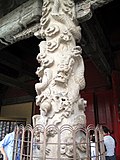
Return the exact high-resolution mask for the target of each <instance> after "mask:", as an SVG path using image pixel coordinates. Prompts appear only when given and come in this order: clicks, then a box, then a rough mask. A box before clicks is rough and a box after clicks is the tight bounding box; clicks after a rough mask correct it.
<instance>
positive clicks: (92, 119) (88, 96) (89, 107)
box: [81, 92, 95, 125]
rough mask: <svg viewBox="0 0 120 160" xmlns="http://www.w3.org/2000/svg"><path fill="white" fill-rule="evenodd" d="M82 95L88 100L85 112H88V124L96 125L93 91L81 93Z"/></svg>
mask: <svg viewBox="0 0 120 160" xmlns="http://www.w3.org/2000/svg"><path fill="white" fill-rule="evenodd" d="M81 97H83V98H84V99H85V100H87V107H86V110H85V114H86V122H87V123H86V124H87V125H89V124H93V125H95V112H94V97H93V93H92V92H89V93H84V92H82V93H81Z"/></svg>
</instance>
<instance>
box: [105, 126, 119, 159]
mask: <svg viewBox="0 0 120 160" xmlns="http://www.w3.org/2000/svg"><path fill="white" fill-rule="evenodd" d="M102 130H103V135H104V138H103V139H104V144H105V149H106V156H105V158H106V160H116V156H115V140H114V138H113V137H112V136H111V135H110V130H109V129H108V128H107V127H106V126H102Z"/></svg>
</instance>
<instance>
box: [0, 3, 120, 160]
mask: <svg viewBox="0 0 120 160" xmlns="http://www.w3.org/2000/svg"><path fill="white" fill-rule="evenodd" d="M43 2H44V3H43ZM68 2H69V3H68ZM72 2H73V1H72V0H67V1H65V2H63V0H48V1H46V0H43V1H42V0H20V1H17V0H6V1H3V0H0V140H1V139H3V137H4V136H5V134H6V133H8V132H10V130H12V128H13V127H14V124H16V122H17V121H19V122H21V123H23V124H24V125H26V124H31V125H34V124H33V121H32V117H33V116H34V115H39V114H40V111H41V112H43V114H44V116H43V118H44V117H45V116H46V115H48V117H47V120H46V121H47V122H45V121H43V123H45V124H46V123H48V124H50V123H52V122H56V123H55V124H58V123H61V122H62V121H63V123H64V121H65V123H70V122H71V120H70V121H69V120H68V119H67V120H68V121H67V120H63V119H64V118H66V117H68V116H70V114H73V113H72V112H74V114H76V112H77V109H76V110H74V111H72V109H73V108H71V111H70V110H67V109H66V108H64V110H66V115H64V116H63V114H62V113H60V114H61V115H59V114H58V113H59V111H60V112H62V111H61V109H60V108H58V110H59V111H58V110H57V109H56V110H53V113H52V111H51V112H50V113H49V111H50V110H51V105H48V104H50V103H52V105H53V106H55V105H56V104H57V103H56V101H57V100H55V99H54V98H56V99H57V98H59V99H60V98H61V99H60V100H61V101H62V102H60V103H63V102H66V103H70V104H69V105H68V106H75V107H76V106H77V104H78V103H82V102H81V101H82V100H83V99H84V100H85V101H84V102H83V103H85V102H86V104H85V106H84V105H83V106H84V109H82V111H84V112H85V113H84V114H85V116H86V120H85V118H83V119H82V120H81V121H82V122H81V123H82V124H86V126H88V125H90V124H93V125H94V126H96V125H98V124H99V125H104V126H107V127H108V128H109V129H110V131H111V133H112V136H113V137H114V138H115V139H116V142H117V147H116V155H117V160H120V20H119V15H120V1H119V0H75V1H74V4H75V8H72ZM51 6H52V7H51ZM67 7H68V8H69V9H70V10H67V9H66V8H67ZM46 8H47V11H46V10H45V9H46ZM65 9H66V10H65ZM43 12H44V13H43ZM61 13H65V14H63V15H64V16H61V15H62V14H61ZM74 13H75V14H74ZM66 14H67V16H66ZM47 16H48V17H49V19H47V18H46V17H47ZM68 17H70V19H69V18H68ZM45 18H46V19H47V20H46V19H45ZM52 24H55V25H52ZM49 25H50V26H49ZM48 26H49V27H48ZM74 26H75V27H76V28H75V27H74ZM47 27H48V29H46V28H47ZM65 29H66V30H67V29H68V30H67V31H66V30H65ZM59 34H60V37H58V36H59ZM52 36H53V37H52ZM72 36H73V37H72ZM51 37H52V38H51ZM56 37H57V38H56ZM55 38H56V39H55ZM45 39H46V41H45ZM54 39H55V40H56V42H55V43H52V40H54ZM57 40H58V41H57ZM75 42H76V43H75ZM46 43H47V44H46ZM69 43H70V44H69ZM65 44H66V46H65ZM45 45H46V46H47V49H45ZM68 46H70V47H68ZM78 46H80V47H78ZM67 47H68V48H69V49H70V51H69V49H67ZM58 48H59V49H60V50H59V52H60V54H61V56H59V54H58V53H57V49H58ZM46 50H47V51H46ZM68 52H69V53H68ZM39 53H43V54H42V55H40V54H39ZM54 54H56V55H57V54H58V56H56V57H55V56H54ZM81 57H82V58H81ZM60 58H61V59H60ZM78 58H80V61H79V60H78ZM83 61H84V67H83V68H79V65H82V63H83ZM65 67H66V68H65ZM71 68H72V69H71ZM83 72H84V73H83ZM55 74H56V75H55ZM83 74H84V77H82V76H83ZM41 75H42V81H43V82H42V83H41ZM84 79H85V81H84ZM53 81H54V82H53ZM68 81H69V83H67V82H68ZM78 81H79V82H80V84H79V85H78V83H79V82H78ZM71 83H72V84H71ZM72 85H73V86H74V88H76V89H77V91H76V90H74V88H73V89H72ZM48 86H49V91H48V88H47V89H45V88H46V87H48ZM56 86H57V87H56ZM58 86H59V87H58ZM61 86H62V89H61ZM56 90H57V91H58V90H59V92H56ZM49 92H50V93H49ZM61 93H62V96H61V95H60V94H61ZM78 93H79V95H80V97H82V98H83V99H80V102H78V101H79V98H78V97H77V98H78V99H77V100H76V101H75V98H76V96H78V95H77V94H78ZM45 96H46V97H47V98H46V97H45ZM65 98H66V99H65ZM67 98H69V100H70V101H69V100H68V99H67ZM46 99H47V100H46ZM42 102H43V103H42ZM44 102H45V103H44ZM46 103H47V104H46ZM65 105H67V104H65ZM78 105H79V104H78ZM44 106H46V108H44ZM83 106H82V107H83ZM75 107H74V108H75ZM54 108H55V107H54ZM54 114H55V116H54ZM84 114H82V116H83V117H84ZM57 116H59V119H60V122H58V121H57V120H56V117H57ZM78 116H79V114H78ZM51 117H52V118H53V119H52V118H51ZM76 117H77V116H76ZM50 119H52V120H51V122H49V120H50ZM76 119H77V118H76ZM76 121H77V120H76Z"/></svg>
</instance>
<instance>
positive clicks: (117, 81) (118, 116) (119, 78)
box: [111, 71, 120, 160]
mask: <svg viewBox="0 0 120 160" xmlns="http://www.w3.org/2000/svg"><path fill="white" fill-rule="evenodd" d="M112 85H113V108H111V109H112V112H113V128H114V136H115V139H116V141H117V148H116V152H117V160H120V73H119V72H117V71H113V73H112Z"/></svg>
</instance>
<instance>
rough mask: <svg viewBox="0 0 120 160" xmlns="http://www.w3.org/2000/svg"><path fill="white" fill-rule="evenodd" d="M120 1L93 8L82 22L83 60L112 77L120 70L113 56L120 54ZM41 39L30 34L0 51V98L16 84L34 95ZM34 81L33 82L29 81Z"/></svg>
mask: <svg viewBox="0 0 120 160" xmlns="http://www.w3.org/2000/svg"><path fill="white" fill-rule="evenodd" d="M119 15H120V1H119V0H114V1H113V2H110V3H109V4H107V5H105V6H103V7H101V8H98V9H96V10H95V11H94V14H93V17H92V18H91V19H90V20H88V21H87V22H83V23H81V24H80V25H81V27H82V35H83V37H82V40H81V46H82V48H83V57H84V59H87V58H89V59H91V60H92V61H93V63H95V65H96V67H97V69H98V70H101V72H103V74H105V75H106V76H110V75H111V72H112V70H118V71H120V66H119V65H116V64H115V62H114V58H115V57H116V56H117V57H120V56H119V55H120V18H119ZM39 42H40V40H39V39H37V38H36V37H31V38H29V39H26V40H22V41H19V42H17V43H15V44H13V45H10V46H8V47H5V48H3V49H2V50H0V95H1V96H0V97H1V99H2V98H5V96H6V93H7V90H8V89H9V88H10V87H15V88H19V89H22V90H24V91H25V92H26V93H27V94H28V95H31V96H33V97H34V96H35V91H34V83H35V82H36V81H37V80H38V78H37V76H36V75H35V71H36V68H37V66H38V63H37V60H36V56H37V54H38V53H39V48H38V44H39ZM31 81H32V83H30V82H31Z"/></svg>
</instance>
